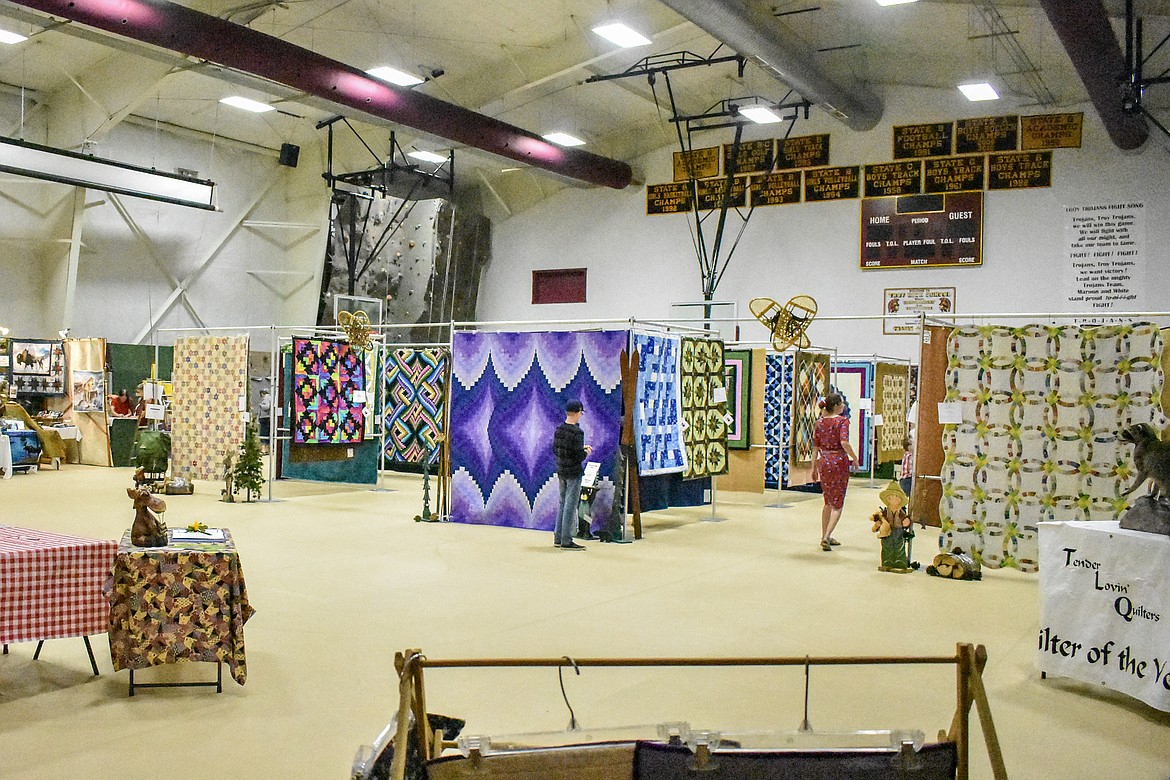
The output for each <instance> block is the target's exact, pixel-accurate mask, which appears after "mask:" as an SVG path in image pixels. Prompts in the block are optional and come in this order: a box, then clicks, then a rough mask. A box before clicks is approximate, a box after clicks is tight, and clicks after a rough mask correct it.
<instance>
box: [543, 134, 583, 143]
mask: <svg viewBox="0 0 1170 780" xmlns="http://www.w3.org/2000/svg"><path fill="white" fill-rule="evenodd" d="M543 138H544V140H546V141H552V142H553V143H554V144H556V145H557V146H584V145H585V142H584V141H582V140H581V139H580V138H578V137H577V136H575V135H569V134H568V133H546V134H545V135H544V136H543Z"/></svg>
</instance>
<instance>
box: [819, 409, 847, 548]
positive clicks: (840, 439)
mask: <svg viewBox="0 0 1170 780" xmlns="http://www.w3.org/2000/svg"><path fill="white" fill-rule="evenodd" d="M844 411H845V399H844V398H842V397H841V395H840V394H839V393H829V394H828V395H827V396H826V397H825V400H824V411H823V412H822V414H821V419H819V420H817V425H816V428H815V429H814V430H813V456H812V457H813V465H812V478H813V481H814V482H815V481H817V480H818V479H819V480H820V483H821V492H822V493H823V494H824V496H825V507H824V509H822V510H821V549H822V550H824V551H825V552H829V551H830V550H832V549H833V546H835V545H838V544H840V542H838V541H837V540H836V539H834V538H833V529H834V528H836V527H837V521H838V520H840V519H841V510H842V508H844V506H845V489H846V488H847V487H849V470H850V466H851V465H852V464H853V463H854V462H856V461H857V455H855V454H854V452H853V448H852V447H851V446H850V445H849V418H847V417H842V416H841V413H842V412H844Z"/></svg>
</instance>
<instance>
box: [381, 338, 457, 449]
mask: <svg viewBox="0 0 1170 780" xmlns="http://www.w3.org/2000/svg"><path fill="white" fill-rule="evenodd" d="M450 359H451V353H450V350H448V349H447V348H445V347H425V348H417V349H416V348H414V347H402V348H399V349H394V350H387V352H386V363H385V368H384V371H383V374H382V382H383V388H384V389H383V393H384V395H383V396H382V397H383V399H384V400H383V404H382V429H383V431H384V433H385V442H386V443H385V446H384V447H383V448H382V461H383V464H384V465H387V464H390V463H394V462H397V463H417V464H421V463H434V462H435V459H436V458H437V457H438V454H439V444H440V442H441V440H442V437H443V424H444V420H443V417H444V415H445V414H446V411H447V381H448V380H447V372H448V370H449V366H450Z"/></svg>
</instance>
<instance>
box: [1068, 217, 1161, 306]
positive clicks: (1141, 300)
mask: <svg viewBox="0 0 1170 780" xmlns="http://www.w3.org/2000/svg"><path fill="white" fill-rule="evenodd" d="M1145 218H1146V210H1145V204H1144V203H1105V204H1099V205H1088V206H1065V207H1064V237H1065V257H1066V266H1065V271H1064V286H1065V291H1066V295H1067V299H1068V304H1069V310H1070V311H1086V312H1101V313H1103V314H1107V313H1108V312H1109V311H1110V310H1113V311H1142V310H1143V309H1144V308H1145V305H1146V301H1145V297H1146V296H1145V290H1146V285H1145V276H1146V251H1145V237H1146V221H1145ZM1096 319H1097V320H1100V321H1102V322H1103V321H1105V320H1104V319H1103V318H1096Z"/></svg>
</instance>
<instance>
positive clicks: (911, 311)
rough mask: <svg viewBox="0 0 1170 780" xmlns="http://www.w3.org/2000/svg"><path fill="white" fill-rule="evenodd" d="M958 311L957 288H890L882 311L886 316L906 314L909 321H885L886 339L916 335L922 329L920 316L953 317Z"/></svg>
mask: <svg viewBox="0 0 1170 780" xmlns="http://www.w3.org/2000/svg"><path fill="white" fill-rule="evenodd" d="M954 310H955V288H954V287H893V288H890V287H887V288H886V294H885V303H884V307H883V309H882V311H884V312H885V313H886V314H887V315H895V314H897V315H901V314H906V315H909V316H910V319H905V320H892V319H887V320H882V333H885V334H886V335H901V336H906V335H916V334H917V333H918V332H919V331H920V330H921V328H920V327H919V325H921V323H922V321H921V319H920V318H919V315H922V314H925V315H926V316H927V317H930V316H931V315H934V314H950V313H952V312H954Z"/></svg>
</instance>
